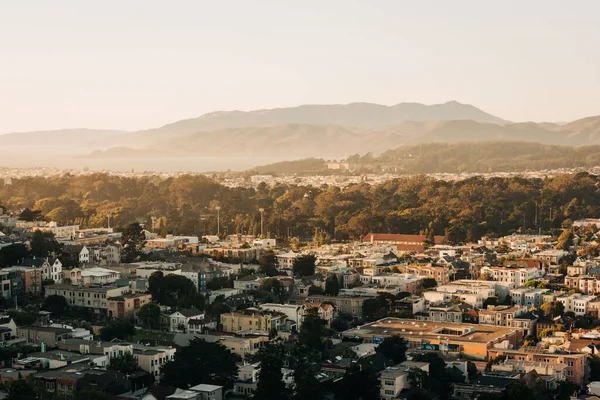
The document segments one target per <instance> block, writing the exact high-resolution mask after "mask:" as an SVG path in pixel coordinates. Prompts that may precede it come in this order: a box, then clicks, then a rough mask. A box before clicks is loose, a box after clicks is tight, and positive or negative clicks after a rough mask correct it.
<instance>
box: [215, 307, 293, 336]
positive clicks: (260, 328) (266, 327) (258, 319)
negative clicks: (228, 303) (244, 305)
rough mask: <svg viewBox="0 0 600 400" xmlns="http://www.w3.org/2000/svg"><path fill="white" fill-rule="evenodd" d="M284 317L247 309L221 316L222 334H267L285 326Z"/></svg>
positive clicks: (279, 314)
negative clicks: (244, 332)
mask: <svg viewBox="0 0 600 400" xmlns="http://www.w3.org/2000/svg"><path fill="white" fill-rule="evenodd" d="M286 319H287V318H286V316H285V315H284V314H282V313H278V312H265V311H261V310H259V309H256V308H248V309H245V310H241V311H236V312H232V313H225V314H221V325H222V326H223V332H231V333H237V332H243V331H246V332H269V331H271V330H273V329H275V330H277V331H278V330H279V329H280V327H281V326H283V325H285V321H286Z"/></svg>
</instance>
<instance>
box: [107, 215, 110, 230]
mask: <svg viewBox="0 0 600 400" xmlns="http://www.w3.org/2000/svg"><path fill="white" fill-rule="evenodd" d="M106 219H108V229H110V214H106Z"/></svg>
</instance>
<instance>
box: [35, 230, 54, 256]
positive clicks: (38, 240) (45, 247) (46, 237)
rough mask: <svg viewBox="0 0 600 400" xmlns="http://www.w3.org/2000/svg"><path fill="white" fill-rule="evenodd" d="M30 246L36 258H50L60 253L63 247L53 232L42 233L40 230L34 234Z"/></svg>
mask: <svg viewBox="0 0 600 400" xmlns="http://www.w3.org/2000/svg"><path fill="white" fill-rule="evenodd" d="M29 246H30V249H31V250H30V252H31V255H33V256H36V257H48V256H49V255H51V254H53V253H56V252H58V250H60V247H61V246H60V244H59V243H58V241H57V240H56V239H55V238H54V234H53V233H52V232H41V231H40V230H36V231H35V232H33V234H32V235H31V240H30V241H29Z"/></svg>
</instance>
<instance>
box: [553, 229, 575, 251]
mask: <svg viewBox="0 0 600 400" xmlns="http://www.w3.org/2000/svg"><path fill="white" fill-rule="evenodd" d="M574 238H575V235H574V234H573V231H572V230H571V229H565V230H564V231H562V233H561V234H560V236H559V237H558V242H557V243H556V248H557V249H559V250H569V249H570V248H571V246H573V239H574Z"/></svg>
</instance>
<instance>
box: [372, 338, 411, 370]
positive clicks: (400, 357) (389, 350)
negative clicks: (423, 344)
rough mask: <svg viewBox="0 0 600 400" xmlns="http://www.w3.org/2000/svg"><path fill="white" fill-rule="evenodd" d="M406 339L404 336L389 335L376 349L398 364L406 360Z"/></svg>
mask: <svg viewBox="0 0 600 400" xmlns="http://www.w3.org/2000/svg"><path fill="white" fill-rule="evenodd" d="M406 350H407V346H406V341H405V340H404V338H403V337H402V336H397V335H394V336H389V337H386V338H385V339H383V342H381V343H380V344H379V346H377V348H376V349H375V351H377V353H380V354H382V355H384V356H385V357H387V358H389V359H391V360H393V361H394V362H395V363H396V364H399V363H401V362H403V361H406Z"/></svg>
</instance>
